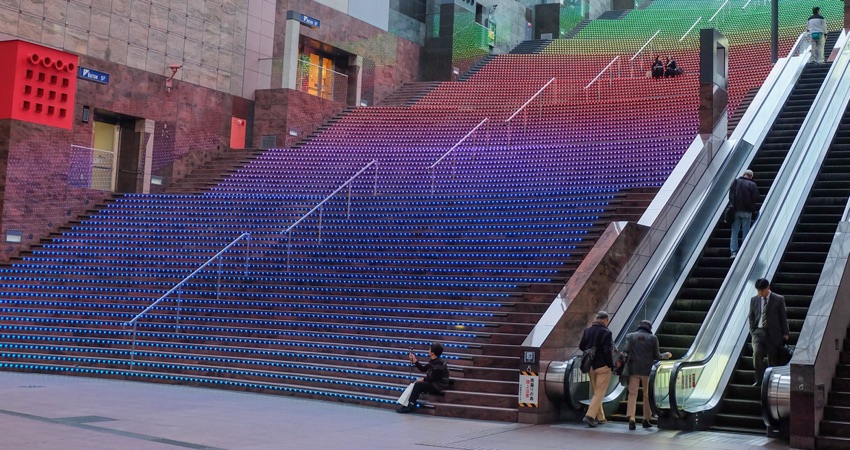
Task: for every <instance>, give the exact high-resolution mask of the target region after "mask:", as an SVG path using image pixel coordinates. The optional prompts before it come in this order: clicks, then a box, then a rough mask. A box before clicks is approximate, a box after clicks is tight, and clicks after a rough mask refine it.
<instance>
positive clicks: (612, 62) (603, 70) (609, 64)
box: [584, 33, 658, 89]
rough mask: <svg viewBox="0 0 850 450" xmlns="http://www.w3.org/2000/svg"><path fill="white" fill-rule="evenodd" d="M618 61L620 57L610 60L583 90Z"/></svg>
mask: <svg viewBox="0 0 850 450" xmlns="http://www.w3.org/2000/svg"><path fill="white" fill-rule="evenodd" d="M656 34H658V33H656ZM647 44H649V41H647ZM645 46H646V44H644V47H645ZM641 50H643V48H641ZM618 59H620V55H617V56H615V57H614V59H612V60H611V62H609V63H608V65H607V66H605V68H604V69H602V71H601V72H599V74H597V75H596V77H595V78H594V79H593V80H592V81H591V82H590V83H588V84H587V86H585V87H584V88H585V89H587V88H589V87H590V86H591V85H593V83H596V80H598V79H599V77H601V76H602V74H603V73H605V71H606V70H608V68H609V67H611V64H614V62H615V61H617V60H618Z"/></svg>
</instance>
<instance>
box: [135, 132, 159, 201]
mask: <svg viewBox="0 0 850 450" xmlns="http://www.w3.org/2000/svg"><path fill="white" fill-rule="evenodd" d="M155 125H156V122H154V121H153V120H149V119H139V120H137V121H136V127H135V130H136V132H137V133H139V138H140V139H139V147H140V148H139V152H141V154H142V158H141V159H142V161H144V162H143V167H142V193H143V194H150V192H151V166H153V140H154V127H155Z"/></svg>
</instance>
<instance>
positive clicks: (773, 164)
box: [618, 64, 829, 430]
mask: <svg viewBox="0 0 850 450" xmlns="http://www.w3.org/2000/svg"><path fill="white" fill-rule="evenodd" d="M828 71H829V65H814V64H808V65H806V67H805V68H804V69H803V72H802V74H801V75H800V78H799V81H798V82H797V84H796V85H795V86H794V89H793V90H792V92H791V94H790V95H789V97H788V99H787V100H786V102H785V104H784V106H783V108H782V110H781V112H780V113H779V115H778V116H777V117H776V120H775V121H774V123H773V125H772V127H771V130H770V132H769V133H768V134H767V136H766V138H765V140H764V142H763V143H762V145H761V147H760V148H759V151H758V153H757V154H756V156H755V158H754V159H753V161H752V162H751V163H750V165H749V168H750V169H752V170H753V171H754V172H755V176H754V181H755V182H756V184H757V185H758V187H759V194H760V197H761V198H762V199H764V197H765V196H766V195H767V193H768V191H769V190H770V188H771V186H772V185H773V182H774V179H775V177H776V174H777V172H778V171H779V168H780V167H781V165H782V163H783V161H784V160H785V157H786V155H787V154H788V151H789V149H790V148H791V145H792V144H793V142H794V139H795V138H796V136H797V133H798V132H799V130H800V127H801V125H802V124H803V121H804V120H805V118H806V115H807V114H808V112H809V109H810V108H811V105H812V103H813V102H814V99H815V97H816V96H817V94H818V91H819V90H820V87H821V84H822V83H823V80H824V78H825V77H826V74H827V72H828ZM729 235H730V226H729V225H728V224H725V223H723V222H722V221H720V222H719V223H718V224H717V225H716V226H715V228H714V230H713V231H712V233H711V236H710V238H709V239H708V242H707V243H706V245H705V247H704V248H703V250H702V254H701V255H700V258H699V260H698V261H697V262H696V264H695V265H694V266H693V269H692V270H691V272H690V274H689V276H688V277H687V280H686V281H685V283H684V285H683V286H682V288H681V289H680V290H679V292H678V294H677V295H676V299H675V300H674V302H673V304H672V305H671V306H670V309H669V310H668V312H667V314H666V316H665V318H664V320H663V321H662V322H661V324H660V325H659V328H658V330H657V332H656V334H657V335H658V339H659V344H660V346H661V351H662V352H665V351H669V352H671V353H673V358H681V357H682V356H683V355H684V354H685V353H686V352H687V351H688V349H689V348H690V347H691V345H692V344H693V342H694V339H695V337H696V335H697V332H698V331H699V330H700V327H701V326H702V324H703V321H704V320H705V318H706V315H707V313H708V311H709V309H710V308H711V305H712V303H713V302H714V299H715V297H716V296H717V294H718V291H719V290H720V287H721V285H722V284H723V281H724V279H725V278H726V276H727V274H728V272H729V269H730V267H731V265H732V262H733V260H732V259H731V258H730V257H729V256H730V253H729ZM776 290H777V292H781V291H780V290H779V289H778V287H777V289H776ZM631 331H633V330H631ZM749 384H752V381H750V382H749ZM747 387H750V386H749V385H748V386H747ZM752 389H753V390H754V392H755V391H756V388H752ZM640 410H641V409H640V407H639V408H638V411H640ZM618 412H619V413H621V414H623V415H625V402H622V404H621V405H620V407H619V409H618ZM755 417H760V409H758V410H757V411H756V416H755ZM763 428H764V426H763V425H762V426H761V429H762V430H763Z"/></svg>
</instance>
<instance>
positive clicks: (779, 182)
mask: <svg viewBox="0 0 850 450" xmlns="http://www.w3.org/2000/svg"><path fill="white" fill-rule="evenodd" d="M848 67H850V46H847V45H845V46H844V48H842V51H841V53H840V54H839V57H838V58H836V60H835V62H834V63H833V65H832V67H831V68H830V71H829V73H828V74H827V77H826V79H825V81H824V83H823V85H822V86H821V89H820V90H819V92H818V95H817V97H816V98H815V100H814V102H813V104H812V107H811V108H810V110H809V113H808V115H807V116H806V119H805V120H804V122H803V124H802V126H801V128H800V131H799V133H798V134H797V137H796V139H795V140H794V143H793V144H792V147H791V149H790V150H789V152H788V156H787V157H786V159H785V162H784V163H783V164H782V167H781V168H780V170H779V172H778V173H777V176H776V181H775V183H774V185H773V187H772V188H771V190H770V192H769V193H768V195H767V198H765V202H764V204H763V206H762V208H763V209H762V214H761V216H762V217H761V218H760V219H761V220H759V221H757V222H756V225H755V226H754V227H753V229H751V230H750V234H748V235H747V241H748V242H749V241H753V240H754V241H755V242H758V245H750V246H747V248H746V250H745V251H744V252H743V257H742V254H741V253H739V256H738V258H736V261H735V263H734V264H733V267H732V270H730V272H729V275H728V276H727V278H726V280H724V283H723V286H721V288H720V291H719V292H718V294H717V297H716V299H715V304H718V305H719V304H720V303H723V304H724V305H727V304H730V305H731V307H728V308H727V312H726V313H725V314H723V315H720V313H722V312H723V311H720V312H718V310H719V309H720V308H719V307H718V308H714V307H712V309H711V310H710V311H709V314H708V315H707V319H706V320H705V321H704V322H703V325H702V327H701V328H700V332H699V334H698V335H697V339H696V340H695V341H694V344H693V345H692V347H691V349H692V350H693V349H694V348H695V347H697V346H699V345H700V343H701V338H702V337H703V336H704V335H705V334H708V336H706V337H705V338H704V339H702V340H705V339H708V345H707V347H708V351H706V352H705V357H703V358H699V359H693V360H682V361H677V362H676V363H674V365H673V370H671V372H670V379H669V391H670V392H669V399H670V409H671V410H673V411H674V412H676V413H677V414H684V413H685V412H688V413H693V412H698V411H704V410H708V409H711V408H713V407H714V406H716V403H717V402H718V401H719V397H720V395H722V392H723V390H724V389H725V386H726V380H728V379H729V376H730V375H731V372H732V370H734V367H735V365H736V363H737V361H738V359H739V357H740V351H741V349H742V348H743V344H744V341H745V340H746V337H747V335H748V329H747V327H741V328H738V329H734V325H733V324H734V323H736V322H734V319H737V320H738V321H739V322H740V321H742V317H741V315H743V316H744V317H743V319H744V320H745V319H746V313H747V311H746V310H745V309H744V308H748V305H745V306H744V307H742V306H740V305H739V304H740V303H741V301H742V300H741V299H748V298H749V297H750V295H748V294H747V292H751V291H752V286H751V284H752V283H751V281H754V280H755V279H756V278H762V277H765V276H766V275H767V274H770V273H773V272H774V271H775V270H776V267H777V266H778V263H779V259H780V258H781V256H782V253H783V250H784V249H785V247H786V245H787V243H788V240H789V239H790V235H791V233H792V232H793V229H794V227H795V226H796V223H797V220H796V219H797V217H798V216H799V212H800V211H801V209H802V206H803V204H804V203H805V201H806V199H807V198H808V194H809V190H810V189H811V185H812V184H813V182H814V178H815V177H816V174H817V172H816V171H815V170H814V169H815V168H817V167H819V166H820V163H821V161H822V159H823V157H824V156H825V153H826V150H827V149H828V148H829V143H830V142H831V140H832V136H834V134H835V131H836V129H837V127H838V124H839V123H840V118H841V116H842V115H843V112H844V110H845V108H846V106H847V100H848V94H850V76H841V74H843V73H844V72H845V71H846V70H847V69H848ZM835 74H839V75H838V76H836V75H835ZM836 102H841V103H842V105H841V107H840V108H835V107H834V106H835V103H836ZM835 111H840V113H839V114H837V115H838V118H837V120H836V117H835V116H836V114H835ZM828 113H829V114H828ZM830 114H831V115H830ZM830 119H831V120H830ZM824 125H826V126H827V127H829V128H827V129H826V130H823V129H822V128H823V126H824ZM819 141H823V142H819ZM807 166H812V167H807ZM813 172H814V174H813ZM789 205H790V208H789V207H788V206H789ZM780 214H789V215H791V217H789V219H792V220H784V221H783V220H777V219H778V217H779V215H780ZM780 224H784V225H780ZM780 227H784V228H780ZM777 236H778V237H777ZM776 239H778V241H777V242H775V244H776V246H775V247H770V246H769V245H768V243H769V242H770V241H771V240H776ZM742 248H743V247H742ZM759 265H762V266H763V268H762V269H761V270H759V269H757V267H758V266H759ZM742 275H745V276H742ZM730 280H738V281H736V282H732V281H730ZM730 291H731V292H730ZM730 294H731V295H730ZM722 299H726V300H725V301H723V300H722ZM740 311H743V313H742V312H740ZM736 312H737V313H736ZM713 320H714V321H719V324H720V325H719V329H718V330H717V331H715V332H713V333H712V332H710V325H709V324H710V323H711V322H712V321H713ZM724 335H730V336H735V335H738V338H737V340H736V341H734V342H733V343H734V344H735V345H734V346H733V347H730V346H729V344H727V347H726V348H724V349H721V348H720V347H719V346H720V344H721V336H724ZM723 350H727V351H728V353H723V354H724V355H726V354H728V355H729V356H730V358H729V359H728V362H727V364H726V365H725V366H720V367H719V368H722V369H723V375H722V376H721V381H720V382H718V383H717V384H716V385H715V386H708V391H710V390H711V389H713V390H714V391H713V393H712V395H711V396H710V397H708V398H707V400H706V401H705V402H704V403H702V404H699V405H696V406H694V405H692V404H691V405H689V406H688V408H687V409H686V408H685V407H684V405H682V406H681V407H680V406H679V404H678V401H679V399H678V396H677V395H676V392H675V390H676V380H677V379H678V377H679V374H680V372H681V371H682V370H684V369H687V368H691V367H698V366H707V365H708V364H709V363H711V362H712V360H713V359H714V358H715V356H716V355H718V354H719V353H721V352H722V351H723ZM689 353H691V351H689ZM701 380H702V377H699V378H698V379H697V383H699V381H701Z"/></svg>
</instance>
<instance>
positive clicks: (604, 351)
mask: <svg viewBox="0 0 850 450" xmlns="http://www.w3.org/2000/svg"><path fill="white" fill-rule="evenodd" d="M594 346H595V347H596V353H594V356H593V368H594V369H598V368H600V367H605V366H608V367H610V368H612V369H613V368H614V357H613V353H614V340H613V338H612V337H611V331H610V330H609V329H608V327H606V326H605V325H603V324H602V322H599V321H596V322H593V324H592V325H590V326H589V327H587V328H585V329H584V333H582V335H581V342H580V343H579V344H578V348H579V350H581V351H585V350H587V349H589V348H590V347H594Z"/></svg>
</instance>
